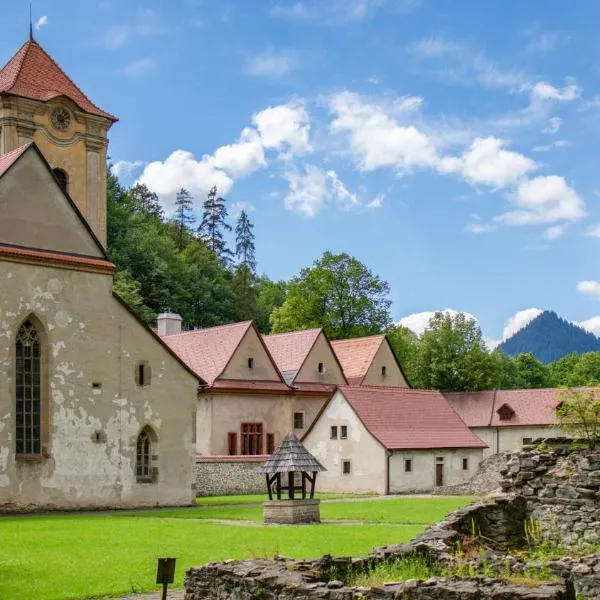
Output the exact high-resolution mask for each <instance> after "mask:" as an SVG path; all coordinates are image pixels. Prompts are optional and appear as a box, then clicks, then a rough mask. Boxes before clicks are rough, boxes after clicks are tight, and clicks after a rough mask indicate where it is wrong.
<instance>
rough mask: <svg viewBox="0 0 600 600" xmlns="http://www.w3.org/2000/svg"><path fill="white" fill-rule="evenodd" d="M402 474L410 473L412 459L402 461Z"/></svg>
mask: <svg viewBox="0 0 600 600" xmlns="http://www.w3.org/2000/svg"><path fill="white" fill-rule="evenodd" d="M404 472H405V473H412V459H410V458H407V459H406V460H405V461H404Z"/></svg>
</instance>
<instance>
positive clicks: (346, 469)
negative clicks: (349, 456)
mask: <svg viewBox="0 0 600 600" xmlns="http://www.w3.org/2000/svg"><path fill="white" fill-rule="evenodd" d="M351 472H352V463H351V462H350V461H349V460H343V461H342V474H343V475H350V473H351Z"/></svg>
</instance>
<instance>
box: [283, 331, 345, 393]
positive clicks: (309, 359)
mask: <svg viewBox="0 0 600 600" xmlns="http://www.w3.org/2000/svg"><path fill="white" fill-rule="evenodd" d="M319 363H322V364H323V372H322V373H319V368H318V366H319ZM294 383H331V384H340V385H344V384H345V383H346V380H345V378H344V374H343V372H342V368H341V367H340V364H339V362H338V360H337V357H336V356H335V354H334V353H333V350H332V349H331V346H330V345H329V343H328V342H327V338H326V337H325V335H324V334H323V332H320V333H319V336H318V337H317V339H316V340H315V343H314V344H313V346H312V348H311V349H310V351H309V353H308V354H307V356H306V358H305V360H304V363H303V364H302V367H301V368H300V370H299V371H298V373H297V375H296V377H295V378H294Z"/></svg>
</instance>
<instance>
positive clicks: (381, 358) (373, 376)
mask: <svg viewBox="0 0 600 600" xmlns="http://www.w3.org/2000/svg"><path fill="white" fill-rule="evenodd" d="M383 367H385V374H384V373H383ZM362 385H372V386H387V387H398V388H407V387H410V386H409V385H408V382H407V381H406V378H405V377H404V374H403V373H402V369H401V368H400V366H399V365H398V361H397V360H396V357H395V356H394V353H393V351H392V349H391V348H390V345H389V343H388V342H387V340H386V339H385V338H384V339H383V341H382V342H381V345H380V346H379V349H378V350H377V352H376V353H375V356H374V357H373V360H372V362H371V365H370V366H369V369H368V370H367V373H366V375H365V377H364V379H363V381H362Z"/></svg>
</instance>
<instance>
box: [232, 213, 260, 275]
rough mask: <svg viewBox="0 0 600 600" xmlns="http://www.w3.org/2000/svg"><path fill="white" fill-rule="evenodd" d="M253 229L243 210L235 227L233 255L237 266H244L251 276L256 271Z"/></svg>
mask: <svg viewBox="0 0 600 600" xmlns="http://www.w3.org/2000/svg"><path fill="white" fill-rule="evenodd" d="M253 229H254V225H252V223H251V222H250V219H249V218H248V215H247V214H246V211H245V210H243V211H242V212H241V213H240V216H239V217H238V220H237V223H236V226H235V255H236V257H237V259H238V265H243V266H245V267H246V268H247V269H248V271H249V272H250V273H252V274H254V271H255V269H256V257H255V248H254V233H253V232H252V230H253Z"/></svg>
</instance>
